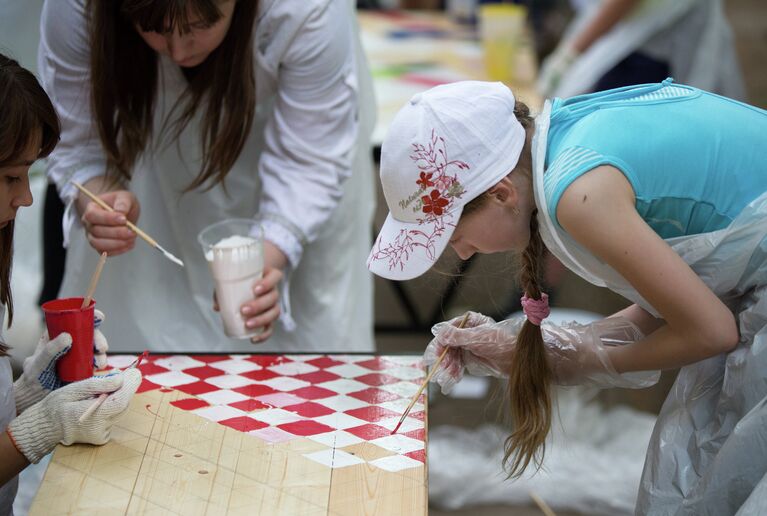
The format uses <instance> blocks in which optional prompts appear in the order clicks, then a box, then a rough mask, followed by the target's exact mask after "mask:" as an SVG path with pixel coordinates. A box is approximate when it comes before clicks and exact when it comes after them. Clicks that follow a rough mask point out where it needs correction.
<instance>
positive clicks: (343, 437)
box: [308, 430, 363, 448]
mask: <svg viewBox="0 0 767 516" xmlns="http://www.w3.org/2000/svg"><path fill="white" fill-rule="evenodd" d="M308 438H309V439H311V440H312V441H316V442H318V443H320V444H324V445H325V446H328V447H330V448H344V447H346V446H351V445H352V444H357V443H361V442H362V441H363V439H360V438H359V437H357V436H356V435H354V434H350V433H349V432H344V431H343V430H338V431H336V432H326V433H324V434H317V435H310V436H309V437H308Z"/></svg>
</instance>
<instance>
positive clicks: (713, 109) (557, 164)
mask: <svg viewBox="0 0 767 516" xmlns="http://www.w3.org/2000/svg"><path fill="white" fill-rule="evenodd" d="M600 165H611V166H613V167H615V168H617V169H619V170H620V171H621V172H622V173H623V174H624V175H625V176H626V178H627V179H628V181H629V183H630V184H631V186H632V187H633V189H634V193H635V196H636V209H637V211H638V212H639V214H640V216H641V217H642V218H643V219H644V220H645V222H647V224H648V225H649V226H650V227H651V228H652V229H653V230H654V231H655V232H656V233H657V234H658V235H660V236H661V237H662V238H672V237H677V236H683V235H694V234H699V233H706V232H710V231H715V230H717V229H722V228H724V227H727V226H728V225H729V224H730V222H731V221H732V220H733V219H734V218H735V217H736V216H737V215H738V214H739V213H740V211H741V210H742V209H743V207H745V206H746V205H747V204H748V203H750V202H751V201H752V200H754V199H755V198H757V197H758V196H759V195H761V194H762V193H764V192H767V111H765V110H762V109H759V108H755V107H753V106H749V105H747V104H743V103H741V102H737V101H734V100H731V99H727V98H725V97H720V96H718V95H714V94H711V93H707V92H705V91H702V90H698V89H696V88H692V87H690V86H684V85H681V84H674V83H673V82H672V81H671V80H670V79H667V80H666V81H664V82H663V83H660V84H648V85H642V86H630V87H626V88H618V89H614V90H608V91H603V92H598V93H592V94H588V95H580V96H577V97H573V98H570V99H567V100H563V99H554V100H553V102H552V109H551V123H550V128H549V134H548V147H547V149H546V163H545V166H546V172H545V174H544V194H545V196H546V200H547V202H548V207H549V211H550V215H551V218H552V220H553V221H556V223H557V224H559V222H558V221H557V217H556V209H557V204H558V202H559V199H560V198H561V197H562V193H563V192H564V191H565V189H566V188H567V187H568V186H570V184H571V183H572V182H573V181H575V180H576V179H577V178H578V177H580V176H581V175H582V174H584V173H586V172H588V171H589V170H592V169H593V168H595V167H597V166H600Z"/></svg>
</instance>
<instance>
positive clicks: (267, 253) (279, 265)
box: [264, 240, 288, 271]
mask: <svg viewBox="0 0 767 516" xmlns="http://www.w3.org/2000/svg"><path fill="white" fill-rule="evenodd" d="M264 265H266V266H267V267H273V268H275V269H279V270H281V271H284V270H285V267H287V266H288V258H287V256H285V253H283V252H282V251H280V248H279V247H277V246H276V245H274V244H273V243H271V242H270V241H269V240H264Z"/></svg>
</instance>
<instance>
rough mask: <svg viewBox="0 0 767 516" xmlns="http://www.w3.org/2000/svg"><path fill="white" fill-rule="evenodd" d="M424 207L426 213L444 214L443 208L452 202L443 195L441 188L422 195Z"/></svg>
mask: <svg viewBox="0 0 767 516" xmlns="http://www.w3.org/2000/svg"><path fill="white" fill-rule="evenodd" d="M421 202H422V203H423V208H421V210H422V211H423V212H424V213H433V214H434V215H437V216H439V215H442V208H444V207H445V206H447V205H448V204H450V201H448V200H447V199H445V198H444V197H442V196H441V195H440V193H439V190H432V191H431V193H430V194H429V195H424V196H423V197H421Z"/></svg>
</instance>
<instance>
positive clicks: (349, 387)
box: [317, 378, 370, 394]
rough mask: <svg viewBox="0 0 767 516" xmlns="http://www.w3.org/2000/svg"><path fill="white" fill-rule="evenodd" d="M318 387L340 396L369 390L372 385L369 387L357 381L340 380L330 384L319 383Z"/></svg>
mask: <svg viewBox="0 0 767 516" xmlns="http://www.w3.org/2000/svg"><path fill="white" fill-rule="evenodd" d="M317 387H322V388H323V389H329V390H331V391H333V392H337V393H338V394H348V393H350V392H357V391H362V390H365V389H369V388H370V385H367V384H365V383H362V382H358V381H357V380H349V379H347V378H339V379H338V380H331V381H329V382H323V383H318V384H317Z"/></svg>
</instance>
